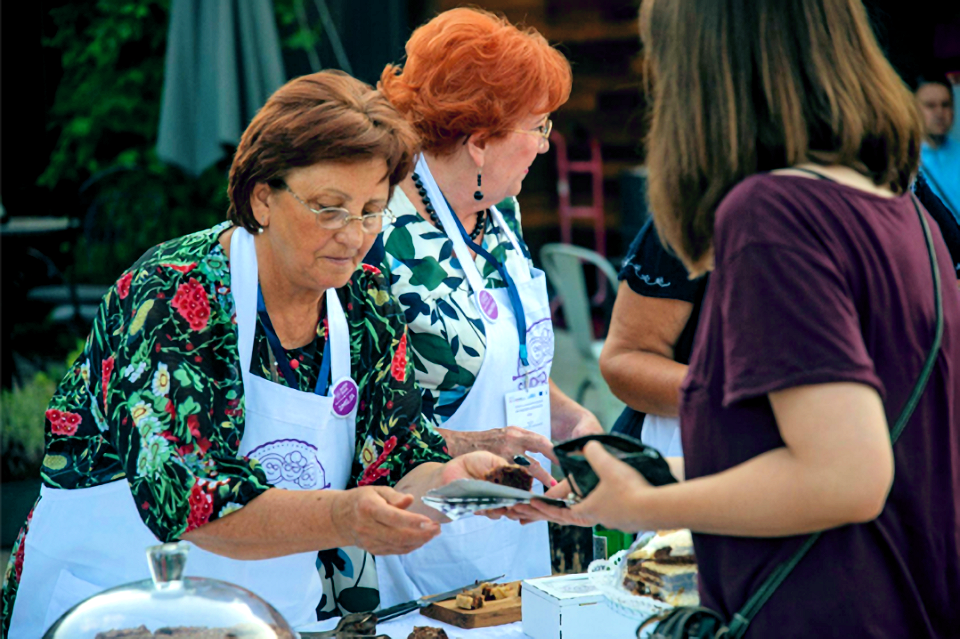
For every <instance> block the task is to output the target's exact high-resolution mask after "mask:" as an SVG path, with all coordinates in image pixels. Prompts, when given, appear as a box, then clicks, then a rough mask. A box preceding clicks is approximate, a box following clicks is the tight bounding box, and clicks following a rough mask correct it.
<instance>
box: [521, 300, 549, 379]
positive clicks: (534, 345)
mask: <svg viewBox="0 0 960 639" xmlns="http://www.w3.org/2000/svg"><path fill="white" fill-rule="evenodd" d="M527 358H528V360H529V362H530V366H529V368H527V369H526V370H524V366H523V362H521V361H520V359H519V358H517V374H516V375H514V377H513V380H514V381H517V380H521V386H518V388H521V387H522V380H523V378H524V377H525V376H526V375H529V380H528V382H527V385H528V387H534V386H539V385H540V384H546V383H548V381H549V379H548V378H549V374H548V371H549V368H550V365H551V364H552V363H553V325H552V324H551V320H550V318H549V317H545V318H543V319H541V320H538V321H536V322H534V323H533V324H531V325H530V327H529V328H528V329H527Z"/></svg>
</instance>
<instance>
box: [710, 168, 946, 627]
mask: <svg viewBox="0 0 960 639" xmlns="http://www.w3.org/2000/svg"><path fill="white" fill-rule="evenodd" d="M810 173H813V171H810ZM912 201H913V207H914V208H915V209H916V211H917V216H919V218H920V224H921V225H922V226H923V235H924V238H925V239H926V241H927V252H928V254H929V256H930V270H931V271H932V272H933V286H934V290H933V297H934V305H935V306H936V312H937V324H936V329H935V330H934V337H933V344H932V345H931V346H930V352H929V353H928V354H927V359H926V362H925V363H924V365H923V370H921V371H920V377H918V378H917V383H916V384H915V385H914V387H913V392H912V393H910V397H908V398H907V402H906V404H904V406H903V410H901V411H900V416H899V417H898V418H897V421H896V422H894V425H893V428H892V429H891V431H890V440H891V442H892V443H894V444H896V443H897V440H898V439H899V438H900V435H901V434H902V433H903V429H904V428H905V427H906V425H907V422H908V421H909V420H910V416H911V415H913V411H914V409H916V407H917V404H918V403H919V402H920V396H921V395H923V391H924V389H925V388H926V386H927V381H929V379H930V374H931V373H932V372H933V367H934V366H935V365H936V363H937V355H938V354H939V352H940V343H941V342H942V341H943V299H942V296H941V284H940V269H939V268H937V252H936V249H934V246H933V235H932V234H931V233H930V226H929V225H928V224H927V219H926V218H925V217H924V216H923V213H922V212H921V211H920V206H919V205H918V204H917V199H916V197H913V198H912ZM822 534H823V533H822V532H818V533H814V534H812V535H810V536H809V537H807V539H806V541H804V542H803V544H802V545H801V546H800V548H798V549H797V551H796V552H795V553H794V554H793V556H791V557H790V559H788V560H786V561H785V562H783V563H782V564H780V565H779V566H777V567H776V569H775V570H774V571H773V572H772V573H771V574H770V576H769V577H767V580H766V581H764V582H763V583H762V584H761V585H760V587H759V588H757V591H756V592H755V593H753V595H752V596H751V597H750V599H748V600H747V603H746V604H744V606H743V608H741V609H740V610H739V611H738V612H737V613H736V614H735V615H734V616H733V619H732V620H731V622H730V625H729V626H728V627H727V633H726V634H725V635H724V636H725V637H729V638H730V639H737V638H738V637H742V636H743V633H745V632H746V631H747V627H748V626H749V625H750V622H751V621H753V618H754V617H755V616H756V614H757V613H758V612H759V611H760V609H761V608H762V607H763V605H764V604H765V603H767V600H768V599H770V596H771V595H773V593H774V592H776V590H777V588H779V587H780V584H782V583H783V580H784V579H786V578H787V576H789V575H790V573H791V572H793V569H794V568H795V567H796V566H797V564H798V563H800V560H801V559H803V557H804V555H806V554H807V552H808V551H809V550H810V549H811V548H812V547H813V545H814V544H815V543H817V540H818V539H820V536H821V535H822Z"/></svg>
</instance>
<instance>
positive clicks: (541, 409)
mask: <svg viewBox="0 0 960 639" xmlns="http://www.w3.org/2000/svg"><path fill="white" fill-rule="evenodd" d="M505 402H506V409H507V426H520V427H521V428H526V429H527V430H532V431H534V432H538V433H546V434H547V437H549V433H550V424H549V423H548V421H549V417H548V416H549V415H550V386H548V385H546V384H543V385H541V386H537V387H535V388H530V389H526V390H518V391H513V392H512V393H507V394H506V396H505Z"/></svg>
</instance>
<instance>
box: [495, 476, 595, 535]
mask: <svg viewBox="0 0 960 639" xmlns="http://www.w3.org/2000/svg"><path fill="white" fill-rule="evenodd" d="M570 495H571V491H570V484H569V482H567V480H566V479H564V480H563V481H562V482H560V483H559V484H557V485H556V486H554V487H553V488H551V489H550V490H548V491H547V492H545V493H544V494H543V496H544V497H550V498H553V499H566V498H567V497H569V496H570ZM532 504H536V507H534V506H533V505H532ZM482 514H484V515H486V516H487V517H489V518H490V519H500V517H506V518H508V519H513V520H515V521H519V522H520V523H521V524H529V523H530V522H533V521H542V520H547V521H552V522H554V523H557V524H562V525H564V526H588V527H592V526H594V525H596V523H597V522H596V521H594V520H592V519H590V518H589V517H587V516H585V515H582V514H579V513H576V512H574V511H572V510H571V509H570V508H559V507H557V506H550V505H548V504H545V503H544V502H542V501H540V500H539V499H534V500H533V501H532V502H531V503H530V504H520V505H517V506H513V507H511V508H497V509H495V510H487V511H484V512H483V513H482Z"/></svg>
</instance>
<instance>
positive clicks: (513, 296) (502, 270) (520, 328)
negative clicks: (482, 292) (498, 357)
mask: <svg viewBox="0 0 960 639" xmlns="http://www.w3.org/2000/svg"><path fill="white" fill-rule="evenodd" d="M443 199H444V200H446V199H447V198H446V196H444V198H443ZM447 208H448V209H450V213H452V214H453V215H452V217H453V220H454V222H456V224H457V228H458V229H459V230H460V235H461V236H462V237H463V241H464V242H466V244H467V246H468V247H470V248H471V249H473V250H474V251H476V252H477V253H478V254H480V255H482V256H483V258H484V259H485V260H487V261H488V262H490V263H491V264H493V267H494V268H495V269H497V273H499V274H500V277H502V278H503V281H504V282H506V283H507V295H509V296H510V305H511V306H513V316H514V317H515V318H516V320H517V336H518V337H519V338H520V361H521V362H523V365H524V366H529V365H530V361H529V360H528V359H527V318H526V315H525V314H524V312H523V302H522V301H521V300H520V291H519V290H517V285H516V283H515V282H514V281H513V278H512V277H510V274H509V273H507V269H506V266H505V265H504V264H501V263H500V262H498V261H497V258H495V257H494V256H493V255H491V254H490V252H489V251H487V250H486V249H485V248H483V247H482V246H480V245H479V244H477V243H476V242H474V241H473V240H472V239H470V235H469V234H468V233H467V231H466V229H464V228H463V224H462V223H461V222H460V218H459V217H457V214H456V213H454V211H453V207H452V206H450V202H449V201H447ZM463 258H464V259H470V256H469V255H464V256H463ZM477 292H478V293H479V291H477Z"/></svg>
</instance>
